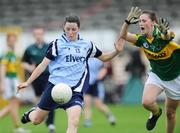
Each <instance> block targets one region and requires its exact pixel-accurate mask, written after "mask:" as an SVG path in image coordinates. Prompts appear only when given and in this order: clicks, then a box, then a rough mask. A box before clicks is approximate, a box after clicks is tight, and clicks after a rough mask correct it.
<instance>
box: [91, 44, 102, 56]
mask: <svg viewBox="0 0 180 133" xmlns="http://www.w3.org/2000/svg"><path fill="white" fill-rule="evenodd" d="M91 45H92V50H91V51H92V52H91V54H90V57H96V58H97V57H99V56H101V55H102V51H101V50H99V49H98V48H97V46H96V45H94V44H93V43H92V42H91Z"/></svg>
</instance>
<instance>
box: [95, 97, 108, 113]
mask: <svg viewBox="0 0 180 133" xmlns="http://www.w3.org/2000/svg"><path fill="white" fill-rule="evenodd" d="M94 102H95V105H96V107H97V108H98V109H99V110H100V111H101V112H103V113H104V114H105V115H108V114H109V113H110V110H109V108H108V107H107V105H106V104H104V103H103V101H102V100H101V99H99V98H97V97H95V98H94Z"/></svg>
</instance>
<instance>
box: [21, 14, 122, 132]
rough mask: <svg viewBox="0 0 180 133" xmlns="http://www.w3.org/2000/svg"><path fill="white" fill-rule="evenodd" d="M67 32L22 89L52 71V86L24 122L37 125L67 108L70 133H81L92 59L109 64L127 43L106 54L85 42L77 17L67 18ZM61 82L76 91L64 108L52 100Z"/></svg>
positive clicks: (117, 43) (117, 44)
mask: <svg viewBox="0 0 180 133" xmlns="http://www.w3.org/2000/svg"><path fill="white" fill-rule="evenodd" d="M63 28H64V29H63V30H64V34H62V35H61V36H60V38H59V39H56V40H55V41H53V42H52V43H50V45H49V48H48V50H47V54H46V56H45V57H44V59H43V61H42V62H41V63H40V64H39V65H38V66H37V68H36V69H35V70H34V71H33V73H32V75H31V76H30V78H29V79H28V80H27V81H26V82H24V83H21V84H19V86H18V89H19V90H20V89H23V88H25V87H27V86H28V85H29V84H31V83H32V81H34V80H35V79H36V78H37V77H38V76H39V75H40V74H41V73H42V72H43V71H44V70H45V69H46V67H47V66H48V67H49V72H50V76H49V82H48V84H47V86H46V89H45V91H44V93H43V95H42V97H41V100H40V102H39V104H38V107H36V108H32V109H31V110H30V111H28V112H26V113H24V115H23V117H22V122H23V123H27V122H30V121H31V122H32V123H33V124H34V125H37V124H39V123H41V122H42V121H43V120H44V118H45V117H46V116H47V114H48V112H49V111H50V110H52V109H55V108H63V109H64V110H66V112H67V117H68V127H67V131H66V133H77V129H78V124H79V118H80V114H81V107H82V103H83V93H84V91H85V90H86V89H87V87H88V84H89V83H88V80H89V71H88V65H87V60H88V58H90V57H96V58H99V59H100V60H102V61H108V60H110V59H112V58H113V57H115V56H116V55H118V53H119V52H120V51H122V49H123V45H124V40H123V39H118V40H117V41H116V43H115V50H113V51H111V52H109V53H102V52H101V51H100V50H99V49H98V48H97V47H96V46H95V45H94V44H93V43H92V42H91V41H88V40H85V39H83V38H82V36H81V35H80V34H79V31H80V20H79V18H78V17H77V16H74V15H70V16H67V17H66V18H65V21H64V27H63ZM61 82H63V83H66V84H68V85H69V86H71V88H72V91H73V96H72V98H71V100H70V101H69V102H68V103H67V104H63V105H59V104H57V103H55V102H54V101H53V100H52V97H51V90H52V88H53V86H54V85H56V84H58V83H61Z"/></svg>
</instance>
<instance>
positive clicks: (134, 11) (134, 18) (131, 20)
mask: <svg viewBox="0 0 180 133" xmlns="http://www.w3.org/2000/svg"><path fill="white" fill-rule="evenodd" d="M141 13H142V10H141V9H140V8H139V7H132V8H131V11H130V12H129V14H128V17H127V18H126V20H125V22H126V23H127V24H136V23H137V22H138V21H139V16H140V15H141Z"/></svg>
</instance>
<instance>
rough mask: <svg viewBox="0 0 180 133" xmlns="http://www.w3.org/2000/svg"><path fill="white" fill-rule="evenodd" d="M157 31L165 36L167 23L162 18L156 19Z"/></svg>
mask: <svg viewBox="0 0 180 133" xmlns="http://www.w3.org/2000/svg"><path fill="white" fill-rule="evenodd" d="M158 29H159V30H160V32H161V33H162V34H163V35H167V33H168V30H169V22H168V21H167V20H166V19H164V18H159V19H158Z"/></svg>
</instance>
